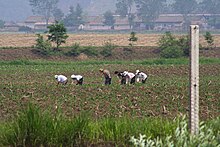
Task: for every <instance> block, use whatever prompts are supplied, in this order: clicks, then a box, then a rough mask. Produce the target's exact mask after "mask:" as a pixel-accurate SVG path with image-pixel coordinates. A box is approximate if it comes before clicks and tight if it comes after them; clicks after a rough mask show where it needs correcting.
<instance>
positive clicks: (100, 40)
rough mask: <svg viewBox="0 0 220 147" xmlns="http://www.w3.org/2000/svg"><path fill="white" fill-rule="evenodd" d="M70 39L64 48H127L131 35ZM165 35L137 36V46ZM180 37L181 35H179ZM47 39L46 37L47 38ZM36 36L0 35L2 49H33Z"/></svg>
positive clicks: (216, 37)
mask: <svg viewBox="0 0 220 147" xmlns="http://www.w3.org/2000/svg"><path fill="white" fill-rule="evenodd" d="M68 35H69V38H68V39H67V41H66V44H64V45H63V46H71V45H73V44H74V43H79V44H80V45H81V46H102V45H103V44H104V43H105V42H107V41H111V42H112V43H114V44H115V45H118V46H127V45H128V44H129V41H128V38H129V37H130V34H92V33H87V34H68ZM162 35H163V34H161V35H160V34H137V37H138V41H137V42H136V43H135V44H136V45H137V46H157V42H158V40H159V39H160V37H161V36H162ZM178 36H180V35H178ZM45 37H46V36H45ZM213 37H214V40H215V41H214V44H215V46H216V47H220V41H219V40H220V35H213ZM36 39H37V36H36V35H35V34H0V47H31V46H33V45H35V43H36V42H35V40H36ZM200 44H201V45H202V46H206V43H205V41H204V37H203V36H202V35H200Z"/></svg>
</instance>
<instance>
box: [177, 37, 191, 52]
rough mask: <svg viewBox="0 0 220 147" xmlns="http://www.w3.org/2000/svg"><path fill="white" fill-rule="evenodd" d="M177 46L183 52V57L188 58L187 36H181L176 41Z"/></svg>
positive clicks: (188, 42)
mask: <svg viewBox="0 0 220 147" xmlns="http://www.w3.org/2000/svg"><path fill="white" fill-rule="evenodd" d="M178 46H180V47H181V48H182V50H183V54H184V55H185V56H189V50H190V38H189V36H188V35H187V36H183V37H181V38H180V39H179V40H178Z"/></svg>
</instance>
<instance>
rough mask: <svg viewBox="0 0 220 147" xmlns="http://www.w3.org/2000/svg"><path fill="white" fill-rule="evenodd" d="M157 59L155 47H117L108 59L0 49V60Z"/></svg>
mask: <svg viewBox="0 0 220 147" xmlns="http://www.w3.org/2000/svg"><path fill="white" fill-rule="evenodd" d="M156 57H159V49H158V48H157V47H133V48H130V47H117V48H115V49H114V50H113V54H112V56H110V57H102V56H95V57H91V56H88V55H86V54H83V53H82V54H80V55H79V56H78V57H73V56H65V55H50V56H45V55H41V54H39V53H37V52H36V51H34V50H33V48H18V49H16V48H15V49H14V48H8V49H7V48H6V49H0V60H3V61H10V60H21V59H24V60H25V59H27V60H37V59H44V60H56V61H57V60H58V61H70V60H79V61H82V60H88V59H107V60H134V59H138V60H142V59H147V58H156ZM200 57H210V58H220V48H213V49H209V50H206V49H203V50H200Z"/></svg>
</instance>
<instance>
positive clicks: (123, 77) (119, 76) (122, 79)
mask: <svg viewBox="0 0 220 147" xmlns="http://www.w3.org/2000/svg"><path fill="white" fill-rule="evenodd" d="M115 74H116V75H117V77H118V79H119V82H120V83H121V85H123V84H126V76H124V74H123V72H120V71H115Z"/></svg>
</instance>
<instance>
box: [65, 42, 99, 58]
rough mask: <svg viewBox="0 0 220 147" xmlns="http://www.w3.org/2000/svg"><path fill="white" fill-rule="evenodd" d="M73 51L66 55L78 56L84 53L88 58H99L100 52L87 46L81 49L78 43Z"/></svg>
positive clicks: (73, 47) (74, 45)
mask: <svg viewBox="0 0 220 147" xmlns="http://www.w3.org/2000/svg"><path fill="white" fill-rule="evenodd" d="M71 48H72V49H71V50H70V51H69V52H67V53H66V55H67V56H78V55H79V54H81V53H84V54H86V55H88V56H97V55H98V52H97V50H95V48H94V47H91V46H86V47H80V45H79V44H78V43H75V44H73V46H72V47H71Z"/></svg>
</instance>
